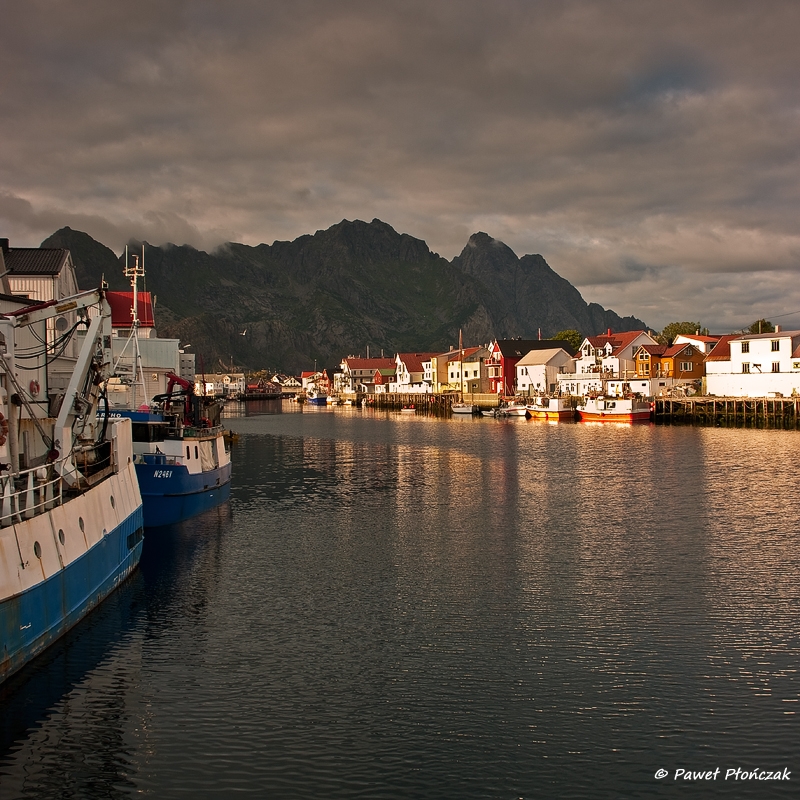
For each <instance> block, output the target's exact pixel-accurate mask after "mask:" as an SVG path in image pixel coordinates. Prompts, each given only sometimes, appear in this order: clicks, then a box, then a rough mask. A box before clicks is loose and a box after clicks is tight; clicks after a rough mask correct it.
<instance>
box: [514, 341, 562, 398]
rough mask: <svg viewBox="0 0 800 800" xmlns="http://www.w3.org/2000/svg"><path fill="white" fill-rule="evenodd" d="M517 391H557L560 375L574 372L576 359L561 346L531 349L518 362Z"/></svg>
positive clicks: (533, 392)
mask: <svg viewBox="0 0 800 800" xmlns="http://www.w3.org/2000/svg"><path fill="white" fill-rule="evenodd" d="M516 370H517V393H518V394H525V395H532V394H541V393H543V392H544V393H549V392H555V391H556V387H557V385H558V376H559V375H565V374H573V373H574V370H575V361H574V360H573V358H572V357H571V356H570V354H569V353H568V352H567V351H566V350H564V349H563V348H561V347H556V348H553V349H550V350H531V351H530V353H528V354H527V355H525V356H523V357H522V358H521V359H520V360H519V361H518V362H517V364H516Z"/></svg>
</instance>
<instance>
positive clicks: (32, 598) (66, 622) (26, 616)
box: [0, 508, 144, 682]
mask: <svg viewBox="0 0 800 800" xmlns="http://www.w3.org/2000/svg"><path fill="white" fill-rule="evenodd" d="M143 525H144V520H143V515H142V509H141V508H138V509H137V510H136V511H135V512H134V513H133V514H131V515H130V516H129V517H128V518H127V519H126V520H125V521H124V522H123V523H122V524H121V525H119V526H118V527H117V528H115V529H114V530H112V531H110V532H109V533H108V534H107V535H106V536H104V537H103V539H102V541H100V542H98V543H97V544H96V545H94V546H93V547H92V548H91V549H90V550H88V551H87V552H86V553H84V554H83V555H82V556H81V557H80V558H77V559H76V560H75V561H73V562H72V563H71V564H68V565H67V566H66V567H65V568H64V569H61V570H59V571H58V572H57V573H56V574H55V575H52V576H51V577H49V578H48V579H47V580H45V581H43V582H42V583H40V584H38V585H36V586H33V587H31V588H30V589H27V590H26V591H24V592H22V593H21V594H18V595H15V596H14V597H10V598H8V599H7V600H4V601H3V602H2V603H0V637H2V640H0V682H2V681H3V680H5V679H6V678H7V677H8V676H9V675H11V674H12V673H13V672H16V671H17V670H18V669H19V668H20V667H22V666H23V665H24V664H26V663H27V662H28V661H30V660H31V659H32V658H33V657H34V656H36V655H38V654H39V653H40V652H42V650H44V649H45V648H46V647H47V646H48V645H50V644H52V643H53V642H54V641H55V640H56V639H58V638H59V637H60V636H62V635H63V634H64V633H66V631H68V630H69V629H70V628H71V627H72V626H73V625H75V624H76V623H77V622H79V621H80V620H81V619H82V618H83V617H84V616H86V614H88V613H89V611H91V610H92V609H93V608H94V607H95V606H96V605H97V604H98V603H100V602H101V601H102V600H103V599H104V598H105V597H106V596H107V595H108V594H109V593H110V592H111V591H113V590H114V589H115V588H116V587H117V586H118V585H119V584H120V583H122V582H123V581H124V580H125V578H127V577H128V575H130V574H131V572H133V570H134V569H135V568H136V565H137V564H138V563H139V558H140V557H141V555H142V536H141V532H142V528H143ZM129 537H130V539H129ZM129 542H130V543H131V544H132V547H131V548H129V547H128V544H129Z"/></svg>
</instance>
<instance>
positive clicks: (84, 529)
mask: <svg viewBox="0 0 800 800" xmlns="http://www.w3.org/2000/svg"><path fill="white" fill-rule="evenodd" d="M78 527H79V528H80V529H81V533H85V532H86V528H85V527H84V524H83V517H78Z"/></svg>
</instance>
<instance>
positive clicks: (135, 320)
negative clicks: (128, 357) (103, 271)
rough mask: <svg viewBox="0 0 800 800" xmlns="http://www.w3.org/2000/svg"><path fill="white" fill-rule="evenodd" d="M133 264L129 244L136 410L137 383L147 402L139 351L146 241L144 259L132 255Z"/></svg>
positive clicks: (127, 270)
mask: <svg viewBox="0 0 800 800" xmlns="http://www.w3.org/2000/svg"><path fill="white" fill-rule="evenodd" d="M132 259H133V266H132V267H131V266H129V265H128V246H127V245H126V246H125V277H126V278H130V279H131V291H132V292H133V301H132V302H131V338H132V341H133V380H132V381H131V409H132V410H133V411H135V410H136V409H137V405H136V384H137V382H141V385H142V394H143V396H144V402H147V386H146V384H145V382H144V368H143V366H142V354H141V352H140V351H139V284H138V281H139V278H143V277H144V243H142V260H141V263H140V262H139V256H132Z"/></svg>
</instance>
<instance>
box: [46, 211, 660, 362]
mask: <svg viewBox="0 0 800 800" xmlns="http://www.w3.org/2000/svg"><path fill="white" fill-rule="evenodd" d="M42 244H43V246H47V247H66V248H68V249H69V250H70V251H71V252H72V257H73V260H74V261H75V264H76V267H77V270H78V280H79V284H80V285H81V286H82V287H84V288H86V287H91V286H97V285H98V284H99V282H100V280H101V279H103V278H105V280H106V281H108V282H109V285H110V287H111V288H112V289H115V288H120V289H124V288H125V283H124V279H123V278H122V266H121V264H120V260H119V259H118V258H117V257H116V256H115V255H114V253H113V252H112V251H111V250H109V249H108V248H106V247H104V246H103V245H101V244H99V243H98V242H96V241H95V240H94V239H92V238H91V237H90V236H88V235H87V234H85V233H80V232H78V231H73V230H71V229H69V228H62V229H61V230H60V231H57V232H56V233H55V234H53V235H52V236H51V237H49V238H48V239H47V240H45V241H44V242H43V243H42ZM138 246H139V245H138V244H137V245H136V248H138ZM145 267H146V271H147V279H146V283H147V287H146V288H147V289H148V290H149V291H151V292H152V293H153V294H154V295H155V296H156V297H157V301H158V302H157V305H156V311H155V313H156V322H157V325H158V328H159V332H160V334H161V335H163V336H171V337H179V338H180V339H182V340H183V341H187V342H191V343H192V346H193V348H194V352H196V353H198V354H201V355H203V356H204V360H205V364H206V368H207V369H211V365H212V364H216V363H217V362H218V360H220V359H222V360H223V361H224V362H225V363H230V361H231V359H232V358H233V359H234V360H235V361H236V363H238V364H242V365H245V366H247V367H249V368H251V369H257V368H262V367H263V368H270V367H272V368H277V367H280V368H282V369H286V370H290V371H299V370H300V369H310V368H311V367H312V366H313V364H314V362H315V361H317V362H318V364H319V365H320V366H332V365H334V364H337V363H338V362H339V361H340V359H341V358H342V356H344V355H347V354H349V353H364V352H365V349H366V347H368V346H369V347H370V348H371V351H372V353H378V352H379V351H380V350H383V351H385V352H387V353H396V352H409V351H410V352H416V351H434V350H439V351H443V350H445V349H447V348H448V347H449V346H451V345H452V344H453V343H454V342H456V341H458V332H459V330H460V329H463V332H464V337H465V339H466V340H468V341H471V342H474V343H478V342H488V341H489V340H491V339H493V338H500V339H503V338H512V337H517V336H520V337H523V338H535V337H536V336H537V335H538V332H539V330H541V333H542V335H543V336H545V337H548V336H552V335H554V334H555V333H557V332H558V331H560V330H564V329H568V328H575V329H577V330H579V331H580V332H581V333H583V334H584V335H591V334H597V333H600V332H602V331H605V330H606V329H607V328H613V329H614V330H616V331H624V330H633V329H641V328H645V327H646V325H645V323H644V322H642V321H641V320H638V319H636V318H634V317H624V318H621V317H619V316H618V315H617V314H615V313H614V312H613V311H607V310H606V309H603V308H601V307H600V306H599V305H597V304H594V303H592V304H587V303H586V302H585V301H584V299H583V298H582V297H581V295H580V293H579V292H578V290H577V289H575V287H574V286H572V285H571V284H570V283H569V282H568V281H567V280H565V279H564V278H562V277H560V276H559V275H557V274H556V273H555V272H554V271H553V270H552V269H551V268H550V267H549V266H548V264H547V262H546V261H545V260H544V258H542V256H540V255H527V256H523V257H522V258H518V257H517V256H516V254H515V253H514V252H512V251H511V249H509V248H508V247H506V245H504V244H503V243H502V242H499V241H497V240H495V239H492V237H491V236H488V235H487V234H485V233H477V234H475V235H474V236H472V237H471V238H470V240H469V242H468V243H467V245H466V246H465V248H464V250H463V251H462V253H461V255H459V256H458V257H456V258H454V259H453V260H452V261H447V260H446V259H444V258H442V257H441V256H439V255H437V254H436V253H432V252H431V251H430V250H429V249H428V246H427V245H426V244H425V242H423V241H422V240H421V239H415V238H414V237H412V236H409V235H407V234H400V233H397V231H395V230H393V229H392V228H391V227H390V226H389V225H387V224H386V223H384V222H381V221H380V220H377V219H376V220H373V221H372V222H370V223H366V222H361V221H359V220H356V221H354V222H348V221H346V220H345V221H343V222H340V223H339V224H338V225H334V226H332V227H331V228H328V229H327V230H324V231H317V232H316V233H315V234H314V235H313V236H301V237H300V238H298V239H295V240H294V241H293V242H275V243H274V244H272V245H266V244H261V245H258V246H257V247H247V246H245V245H241V244H227V245H225V246H224V247H221V248H219V249H218V250H216V251H215V252H213V253H204V252H202V251H198V250H195V249H194V248H191V247H188V246H183V247H176V246H173V245H168V246H164V247H151V246H149V245H147V246H146V247H145ZM242 331H246V335H242Z"/></svg>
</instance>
